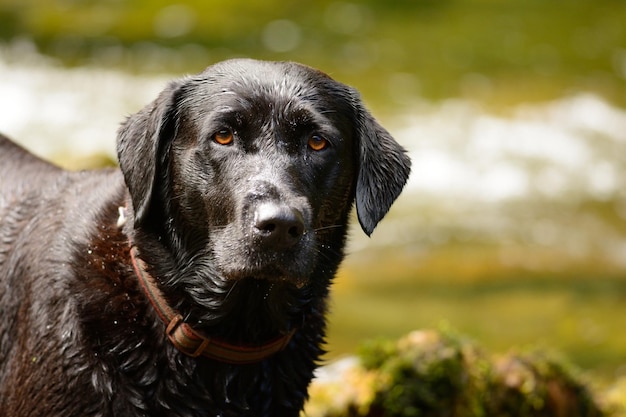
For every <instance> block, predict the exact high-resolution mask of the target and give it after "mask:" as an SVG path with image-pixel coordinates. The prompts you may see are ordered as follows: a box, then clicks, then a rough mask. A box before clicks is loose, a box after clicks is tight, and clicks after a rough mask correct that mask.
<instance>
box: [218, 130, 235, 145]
mask: <svg viewBox="0 0 626 417" xmlns="http://www.w3.org/2000/svg"><path fill="white" fill-rule="evenodd" d="M213 140H214V141H215V142H217V143H219V144H220V145H230V144H231V143H233V140H235V137H234V135H233V132H232V131H231V130H228V129H223V130H220V131H218V132H215V133H214V134H213Z"/></svg>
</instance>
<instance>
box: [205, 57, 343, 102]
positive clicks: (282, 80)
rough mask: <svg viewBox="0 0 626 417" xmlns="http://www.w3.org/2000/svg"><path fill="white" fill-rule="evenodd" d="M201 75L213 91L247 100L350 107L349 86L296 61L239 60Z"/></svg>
mask: <svg viewBox="0 0 626 417" xmlns="http://www.w3.org/2000/svg"><path fill="white" fill-rule="evenodd" d="M200 76H201V77H202V78H203V79H204V82H206V84H207V85H208V86H209V88H210V89H211V90H212V91H211V92H212V93H213V94H219V95H223V96H228V95H231V96H233V95H234V96H239V97H242V98H246V99H248V100H270V101H271V102H273V103H277V102H285V103H288V102H292V103H293V102H294V100H295V101H297V100H301V101H306V102H308V103H310V104H312V105H315V104H320V105H322V106H333V105H339V106H349V105H350V103H351V93H350V89H349V87H347V86H345V85H344V84H342V83H340V82H338V81H335V80H333V79H332V78H330V77H329V76H327V75H326V74H324V73H323V72H321V71H319V70H316V69H313V68H311V67H307V66H305V65H302V64H298V63H294V62H274V61H256V60H251V59H236V60H229V61H224V62H220V63H219V64H216V65H213V66H211V67H209V68H207V69H206V70H205V71H204V72H203V73H202V74H200Z"/></svg>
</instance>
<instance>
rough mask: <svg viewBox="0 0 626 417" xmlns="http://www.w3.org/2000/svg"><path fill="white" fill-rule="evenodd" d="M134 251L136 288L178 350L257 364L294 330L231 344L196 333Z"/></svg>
mask: <svg viewBox="0 0 626 417" xmlns="http://www.w3.org/2000/svg"><path fill="white" fill-rule="evenodd" d="M122 213H123V210H120V218H121V217H122ZM122 223H123V222H122ZM119 225H120V222H119V221H118V226H119ZM137 252H138V250H137V248H136V247H135V246H131V249H130V254H131V259H132V263H133V269H134V271H135V274H136V276H137V279H138V281H139V284H140V287H141V289H142V290H143V292H144V294H145V295H146V297H147V298H148V300H150V303H151V304H152V306H153V308H154V309H155V311H156V313H157V315H158V316H159V318H160V319H161V320H162V321H163V322H164V323H165V325H166V331H165V333H166V335H167V337H168V339H169V340H170V342H171V343H172V344H173V345H174V347H176V349H178V350H179V351H181V352H182V353H184V354H186V355H189V356H192V357H198V356H205V357H208V358H210V359H214V360H217V361H220V362H225V363H230V364H250V363H257V362H260V361H262V360H264V359H267V358H269V357H270V356H273V355H274V354H276V353H278V352H280V351H281V350H283V349H284V348H285V347H286V346H287V345H288V344H289V342H290V341H291V338H292V337H293V335H294V333H295V332H296V330H295V329H292V330H291V331H290V332H288V333H286V334H283V335H280V336H278V337H277V338H274V339H272V340H269V341H267V342H265V343H263V344H258V345H235V344H231V343H228V342H226V341H222V340H219V339H217V338H214V337H208V336H206V335H204V334H202V333H201V332H198V331H197V330H195V329H194V328H193V327H191V326H190V325H189V324H187V323H185V322H184V321H183V317H182V316H181V315H180V313H178V312H176V311H175V310H174V309H173V308H172V307H171V306H170V305H169V304H168V302H167V300H166V299H165V297H164V296H163V294H162V293H161V290H160V289H159V288H158V286H157V284H156V282H155V280H154V278H153V277H152V276H151V275H150V274H149V273H148V272H147V271H146V267H145V264H144V263H143V261H142V260H141V258H140V257H139V254H138V253H137Z"/></svg>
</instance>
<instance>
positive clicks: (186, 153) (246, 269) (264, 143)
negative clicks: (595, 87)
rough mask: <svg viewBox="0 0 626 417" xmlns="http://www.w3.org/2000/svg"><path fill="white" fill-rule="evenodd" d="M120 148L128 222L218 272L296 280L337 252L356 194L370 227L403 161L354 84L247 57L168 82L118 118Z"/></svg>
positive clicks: (400, 180) (404, 170)
mask: <svg viewBox="0 0 626 417" xmlns="http://www.w3.org/2000/svg"><path fill="white" fill-rule="evenodd" d="M118 152H119V159H120V165H121V168H122V171H123V173H124V176H125V180H126V183H127V185H128V187H129V190H130V194H131V197H132V202H133V207H134V211H135V228H137V229H140V230H142V231H143V232H144V233H154V234H156V235H158V236H159V238H160V239H163V240H165V241H169V242H170V243H169V244H170V245H174V246H176V245H180V246H184V247H185V248H186V252H190V251H191V252H193V254H192V255H190V256H192V257H194V258H195V259H203V261H202V262H203V263H204V264H205V265H209V264H210V268H211V269H212V271H213V273H214V274H216V275H218V276H220V277H221V279H223V280H226V281H232V282H235V281H238V280H241V279H245V278H256V279H264V280H268V281H272V282H274V281H285V282H290V283H293V284H295V285H296V286H302V285H305V284H307V283H308V282H309V280H310V279H311V275H312V273H313V272H314V270H316V268H317V269H319V265H320V264H322V263H324V262H325V259H324V257H325V256H327V255H325V253H332V252H333V251H334V252H341V251H342V247H343V240H344V236H345V230H346V222H347V216H348V213H349V211H350V208H351V206H352V202H353V201H354V200H355V198H356V203H357V214H358V217H359V221H360V223H361V226H362V228H363V230H364V231H365V232H366V233H367V234H371V232H372V231H373V229H374V228H375V226H376V224H377V223H378V222H379V221H380V220H381V218H382V217H383V216H384V215H385V214H386V212H387V211H388V209H389V207H390V205H391V204H392V202H393V201H394V200H395V198H396V197H397V195H398V194H399V193H400V190H401V189H402V187H403V185H404V183H405V182H406V179H407V177H408V173H409V166H410V163H409V160H408V158H407V157H406V155H405V152H404V150H403V149H402V148H401V147H400V146H399V145H398V144H397V143H396V142H395V141H394V140H393V139H392V138H391V136H390V135H389V134H388V133H387V131H385V130H384V129H383V128H382V127H381V126H380V125H379V124H378V123H377V122H376V121H375V120H374V119H373V118H372V117H371V115H370V114H369V113H368V112H367V111H366V110H365V109H364V107H363V105H362V104H361V101H360V99H359V97H358V94H357V93H356V92H355V91H354V90H353V89H351V88H349V87H347V86H345V85H343V84H341V83H338V82H336V81H334V80H332V79H330V78H329V77H328V76H326V75H324V74H322V73H321V72H318V71H316V70H313V69H311V68H308V67H305V66H302V65H298V64H294V63H272V62H259V61H252V60H232V61H226V62H222V63H220V64H217V65H214V66H212V67H209V68H208V69H207V70H206V71H205V72H203V73H201V74H199V75H197V76H194V77H190V78H186V79H182V80H179V81H175V82H173V83H172V84H170V85H169V87H168V88H167V89H166V90H165V91H164V92H163V93H161V95H160V96H159V98H158V99H157V100H156V101H155V102H154V103H152V105H150V106H148V107H146V108H145V109H144V110H143V111H142V112H140V113H138V114H137V115H135V116H133V117H131V118H130V119H129V120H128V121H127V122H126V124H125V125H124V126H123V127H122V129H121V131H120V139H119V144H118ZM333 245H334V246H336V247H332V246H333ZM328 256H330V255H328Z"/></svg>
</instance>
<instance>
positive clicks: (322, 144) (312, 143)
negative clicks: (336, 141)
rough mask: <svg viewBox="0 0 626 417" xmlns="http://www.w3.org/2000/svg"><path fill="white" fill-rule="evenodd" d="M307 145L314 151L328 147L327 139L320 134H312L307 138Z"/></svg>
mask: <svg viewBox="0 0 626 417" xmlns="http://www.w3.org/2000/svg"><path fill="white" fill-rule="evenodd" d="M308 145H309V148H310V149H312V150H314V151H322V150H324V149H326V148H327V147H328V141H327V140H326V138H324V137H322V136H320V135H313V136H311V137H310V138H309V143H308Z"/></svg>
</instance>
